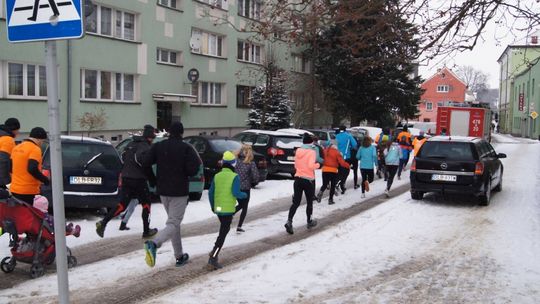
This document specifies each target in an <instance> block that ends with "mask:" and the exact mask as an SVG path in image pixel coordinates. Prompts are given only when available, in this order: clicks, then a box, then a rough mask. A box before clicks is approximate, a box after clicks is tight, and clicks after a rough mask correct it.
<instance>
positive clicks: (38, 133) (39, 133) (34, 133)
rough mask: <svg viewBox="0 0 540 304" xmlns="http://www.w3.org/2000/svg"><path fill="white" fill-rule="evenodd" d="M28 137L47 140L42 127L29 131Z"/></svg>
mask: <svg viewBox="0 0 540 304" xmlns="http://www.w3.org/2000/svg"><path fill="white" fill-rule="evenodd" d="M30 137H32V138H36V139H47V132H46V131H45V129H43V128H42V127H35V128H33V129H32V130H30Z"/></svg>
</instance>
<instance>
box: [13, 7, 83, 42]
mask: <svg viewBox="0 0 540 304" xmlns="http://www.w3.org/2000/svg"><path fill="white" fill-rule="evenodd" d="M81 2H82V0H6V13H7V20H6V21H7V22H6V24H7V31H8V40H9V42H29V41H44V40H59V39H70V38H80V37H82V35H83V33H84V31H83V22H82V9H81V6H82V5H81Z"/></svg>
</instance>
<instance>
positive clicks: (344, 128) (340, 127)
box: [339, 126, 347, 132]
mask: <svg viewBox="0 0 540 304" xmlns="http://www.w3.org/2000/svg"><path fill="white" fill-rule="evenodd" d="M345 130H347V127H345V126H339V131H340V132H342V131H345Z"/></svg>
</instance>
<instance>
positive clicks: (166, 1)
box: [157, 0, 181, 10]
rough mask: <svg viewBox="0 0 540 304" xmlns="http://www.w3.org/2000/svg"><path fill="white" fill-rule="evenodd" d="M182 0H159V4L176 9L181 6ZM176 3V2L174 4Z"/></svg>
mask: <svg viewBox="0 0 540 304" xmlns="http://www.w3.org/2000/svg"><path fill="white" fill-rule="evenodd" d="M180 1H181V0H158V2H157V3H158V4H159V5H161V6H165V7H168V8H172V9H175V10H178V9H179V7H180V5H179V4H180ZM173 3H174V4H173Z"/></svg>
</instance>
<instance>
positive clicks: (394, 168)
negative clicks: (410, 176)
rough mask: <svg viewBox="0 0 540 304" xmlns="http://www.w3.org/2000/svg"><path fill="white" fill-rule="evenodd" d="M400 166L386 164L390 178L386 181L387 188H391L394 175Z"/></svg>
mask: <svg viewBox="0 0 540 304" xmlns="http://www.w3.org/2000/svg"><path fill="white" fill-rule="evenodd" d="M397 170H398V166H395V165H392V166H391V165H386V171H387V172H388V180H387V181H386V189H387V190H390V187H392V183H393V182H394V177H395V176H396V173H397Z"/></svg>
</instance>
